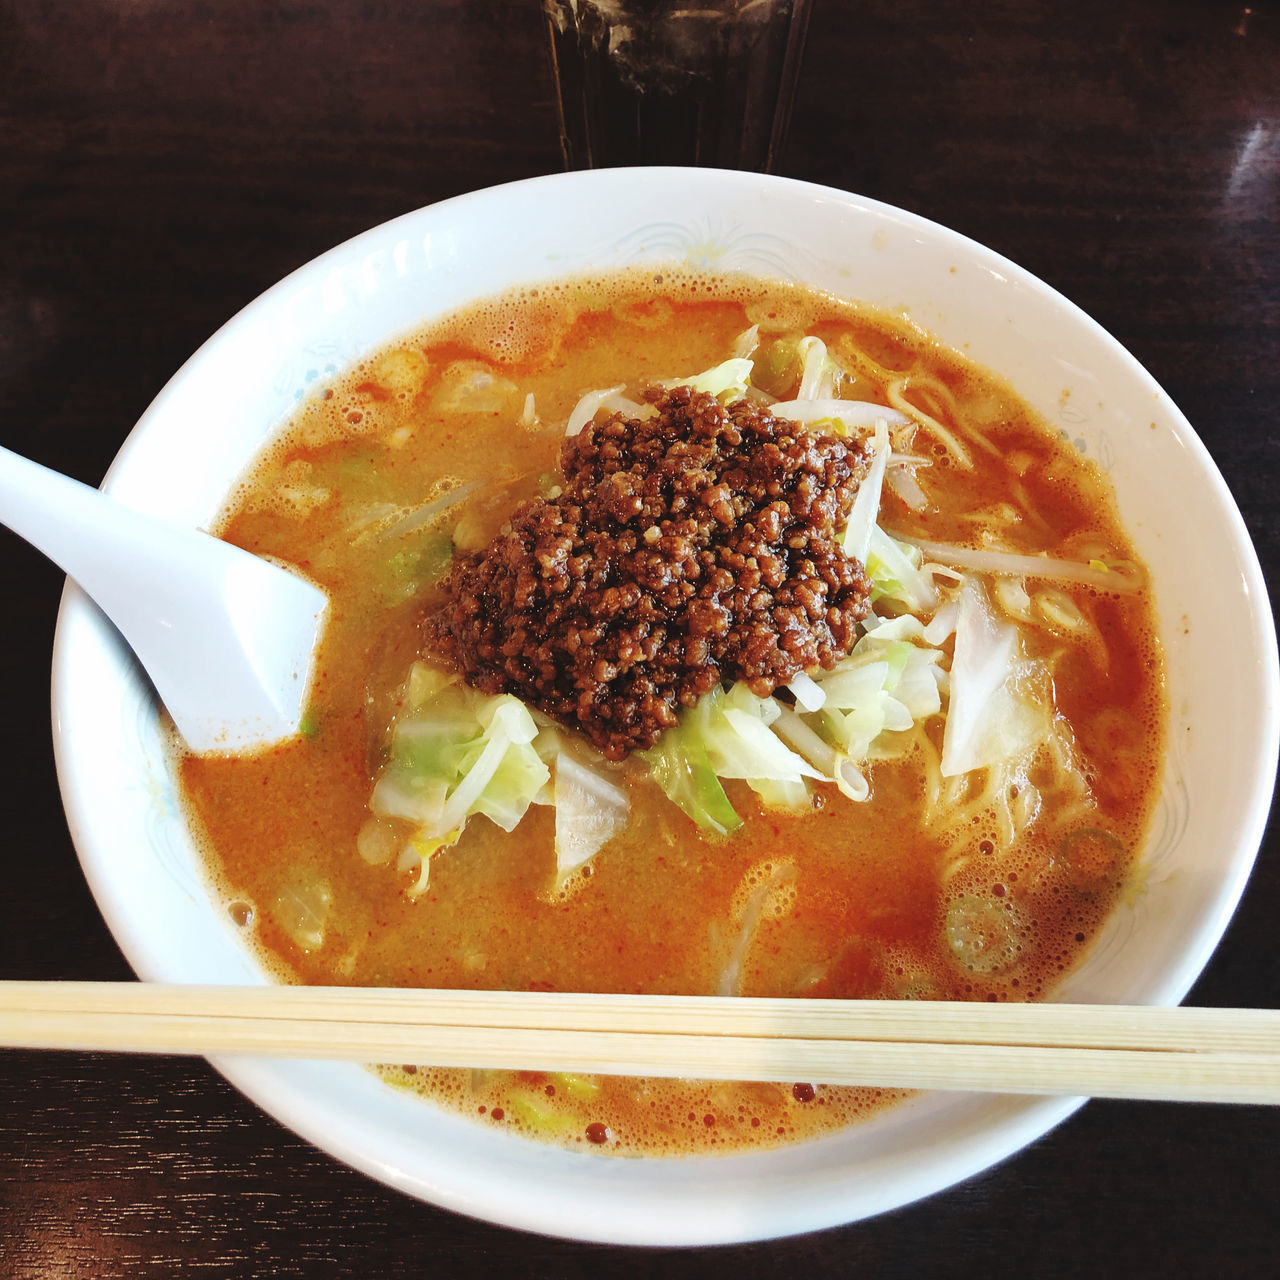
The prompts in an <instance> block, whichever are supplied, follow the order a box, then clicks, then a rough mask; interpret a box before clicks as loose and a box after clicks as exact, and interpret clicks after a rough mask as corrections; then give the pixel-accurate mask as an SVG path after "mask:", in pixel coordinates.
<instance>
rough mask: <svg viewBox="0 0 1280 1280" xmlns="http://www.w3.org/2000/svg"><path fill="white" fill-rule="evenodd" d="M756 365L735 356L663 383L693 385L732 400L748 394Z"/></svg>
mask: <svg viewBox="0 0 1280 1280" xmlns="http://www.w3.org/2000/svg"><path fill="white" fill-rule="evenodd" d="M754 367H755V366H754V364H753V362H752V361H750V360H748V359H746V358H745V357H742V356H735V357H734V358H733V359H732V360H726V361H725V362H724V363H723V364H718V365H715V366H714V367H712V368H710V369H704V370H703V371H702V372H701V373H695V374H694V375H693V377H691V378H672V379H670V380H669V381H666V382H663V383H662V385H663V386H664V387H668V388H669V387H691V388H692V389H693V390H694V391H705V392H706V393H707V395H709V396H728V397H729V399H731V400H741V399H742V397H743V396H745V395H746V394H747V387H748V385H749V384H750V382H751V370H752V369H753V368H754Z"/></svg>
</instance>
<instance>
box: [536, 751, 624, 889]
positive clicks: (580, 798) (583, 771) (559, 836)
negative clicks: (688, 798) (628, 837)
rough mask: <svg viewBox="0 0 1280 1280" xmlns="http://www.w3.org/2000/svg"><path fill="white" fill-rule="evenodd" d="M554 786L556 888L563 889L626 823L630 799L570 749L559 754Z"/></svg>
mask: <svg viewBox="0 0 1280 1280" xmlns="http://www.w3.org/2000/svg"><path fill="white" fill-rule="evenodd" d="M554 788H555V789H554V792H553V803H554V804H555V807H556V884H555V887H556V888H557V889H560V888H562V887H563V886H564V884H565V882H566V881H567V880H568V879H569V877H570V876H571V875H572V874H573V873H574V872H575V871H577V870H578V869H579V868H580V867H582V866H583V865H584V864H585V863H587V862H589V861H590V860H591V859H592V858H594V857H595V856H596V854H597V853H599V852H600V850H601V849H602V848H603V847H604V846H605V845H606V844H607V843H608V842H609V841H610V840H612V839H613V837H614V836H615V835H617V834H618V832H619V831H621V830H622V828H623V827H625V826H626V824H627V814H628V813H629V812H630V810H631V802H630V800H628V798H627V793H626V792H625V791H624V790H623V789H622V788H621V787H619V786H616V785H615V784H614V783H612V782H610V781H609V779H608V778H606V777H605V776H604V775H603V774H601V773H598V772H597V771H596V770H594V769H590V768H588V767H587V766H586V765H585V764H583V763H582V762H581V761H580V760H577V759H575V758H574V757H573V756H572V755H570V753H569V752H568V751H561V752H560V753H559V754H558V755H557V756H556V760H555V783H554Z"/></svg>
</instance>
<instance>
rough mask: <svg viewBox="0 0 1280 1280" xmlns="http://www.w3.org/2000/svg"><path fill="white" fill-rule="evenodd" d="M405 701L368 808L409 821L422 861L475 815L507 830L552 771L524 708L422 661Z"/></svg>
mask: <svg viewBox="0 0 1280 1280" xmlns="http://www.w3.org/2000/svg"><path fill="white" fill-rule="evenodd" d="M405 700H406V704H407V706H408V707H409V711H408V714H407V715H405V716H403V717H402V718H401V719H400V720H399V721H398V722H397V723H396V726H395V728H394V730H393V732H392V737H391V758H390V760H389V761H388V763H387V766H386V768H385V769H384V770H383V772H382V776H381V777H380V778H379V779H378V781H377V783H376V785H375V786H374V789H373V796H372V799H371V801H370V808H371V809H372V811H373V813H374V814H375V815H376V816H377V817H380V818H399V819H401V820H402V821H405V822H409V823H412V824H413V826H414V827H415V828H416V831H415V834H414V837H413V838H412V839H411V841H410V848H412V849H414V850H415V851H416V852H417V853H418V855H419V857H421V858H422V860H423V861H424V862H425V860H426V857H429V856H430V854H431V853H434V852H436V851H437V850H438V849H439V848H442V847H445V846H446V845H448V844H451V843H453V841H454V840H456V839H457V838H458V835H459V834H460V833H461V831H462V829H463V827H464V826H465V825H466V823H467V820H468V819H469V818H470V817H472V816H474V815H475V814H483V815H484V816H485V817H487V818H489V819H490V820H491V821H492V822H495V823H497V825H498V826H500V827H502V828H503V830H505V831H510V830H511V829H512V828H513V827H514V826H515V825H516V823H518V822H519V821H520V819H521V818H522V817H523V816H524V814H525V811H526V810H527V809H528V807H529V805H530V804H531V803H532V802H533V800H534V797H535V796H537V794H538V793H539V792H540V791H541V790H542V788H543V787H544V786H545V785H546V783H547V781H548V779H549V777H550V773H549V771H548V769H547V766H546V765H545V764H544V763H543V762H542V760H541V759H540V758H539V756H538V753H537V751H536V750H535V749H534V746H533V741H534V739H535V737H537V734H538V726H537V724H536V723H535V722H534V719H533V716H532V715H530V713H529V710H528V708H527V707H525V705H524V704H523V703H522V702H521V701H520V700H519V699H518V698H514V697H512V696H511V695H510V694H499V695H496V696H493V697H489V696H486V695H484V694H481V693H477V692H476V691H475V690H473V689H469V688H467V687H466V686H464V685H461V684H458V683H456V682H452V681H451V679H450V677H448V676H446V675H445V674H444V673H438V672H434V671H433V669H432V668H431V667H429V666H427V664H425V663H415V664H414V666H413V669H412V670H411V672H410V675H409V680H408V683H407V686H406V699H405ZM424 849H425V850H427V852H426V853H425V854H424V853H423V850H424Z"/></svg>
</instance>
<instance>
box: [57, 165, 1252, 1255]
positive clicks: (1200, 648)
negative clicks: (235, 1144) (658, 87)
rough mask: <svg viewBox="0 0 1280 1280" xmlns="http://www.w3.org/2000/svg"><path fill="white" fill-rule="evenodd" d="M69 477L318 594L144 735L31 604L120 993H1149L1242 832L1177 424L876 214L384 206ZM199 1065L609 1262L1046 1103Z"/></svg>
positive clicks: (1238, 587) (512, 195) (675, 194)
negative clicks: (275, 645)
mask: <svg viewBox="0 0 1280 1280" xmlns="http://www.w3.org/2000/svg"><path fill="white" fill-rule="evenodd" d="M105 483H106V488H107V489H108V490H109V491H110V492H111V493H113V494H114V495H115V496H116V497H118V498H120V499H121V500H122V501H125V502H127V503H130V504H132V505H134V506H137V507H140V508H142V509H144V510H147V511H149V512H151V513H153V514H156V515H158V516H161V517H167V518H171V519H174V520H178V521H183V522H185V523H187V524H194V525H197V526H200V527H203V528H208V529H211V530H213V531H215V532H217V533H219V534H220V535H221V536H223V537H226V538H229V539H230V540H232V541H234V542H237V543H239V544H241V545H243V546H246V547H249V548H250V549H252V550H254V551H257V552H259V553H260V554H263V555H266V556H270V557H272V558H275V559H277V560H279V561H282V562H284V563H287V564H289V565H291V566H292V567H294V568H295V569H297V570H298V571H299V572H301V573H302V574H303V575H305V576H307V577H309V578H311V579H312V580H314V581H316V582H318V583H320V584H321V585H322V586H323V587H324V588H325V589H326V591H328V593H329V595H330V599H331V608H330V617H329V621H328V624H327V629H326V631H325V635H324V639H323V642H322V645H321V648H320V650H319V653H318V656H317V665H316V670H315V673H314V675H313V681H312V688H311V696H310V701H309V704H308V711H307V715H306V717H305V719H304V723H303V726H302V731H301V733H300V734H299V736H298V737H297V738H296V739H295V740H293V741H290V742H288V743H285V744H282V745H281V746H279V747H278V748H274V749H272V750H269V751H265V752H259V753H257V754H255V755H252V756H242V757H236V756H232V755H225V754H217V753H214V754H211V755H206V756H193V755H191V754H189V753H185V752H184V751H183V750H182V748H181V744H180V743H177V742H176V741H175V740H174V738H173V736H172V731H171V728H170V727H169V726H168V724H167V722H166V719H165V716H164V714H163V712H162V710H161V709H160V708H159V707H158V706H157V704H156V701H155V699H154V697H153V695H152V694H151V692H150V690H149V688H148V686H147V684H146V682H145V680H144V679H143V677H142V676H141V675H140V673H139V672H138V670H137V669H136V665H135V664H134V663H133V661H132V660H131V658H130V656H129V654H128V653H127V651H126V650H124V649H123V648H122V645H121V642H120V640H119V638H118V636H116V634H115V633H114V632H113V631H112V630H111V628H110V626H109V624H107V623H106V622H105V621H104V620H103V619H102V617H101V616H100V615H99V614H98V613H97V612H96V611H95V610H94V609H93V608H92V606H91V605H90V604H89V603H88V602H87V601H86V600H85V599H84V598H83V597H82V596H81V595H80V594H79V593H78V592H77V591H76V590H75V589H74V588H73V587H72V588H69V589H68V593H67V598H66V600H65V602H64V607H63V611H62V615H61V617H60V621H59V627H58V633H57V640H56V646H55V669H54V706H55V725H56V749H57V760H58V767H59V773H60V779H61V784H62V788H63V792H64V796H65V802H66V808H67V813H68V817H69V821H70V825H71V829H72V833H73V837H74V839H75V843H76V846H77V849H78V851H79V854H80V857H81V860H82V862H83V865H84V869H85V872H86V875H87V876H88V879H89V881H90V883H91V885H92V888H93V891H94V893H95V895H96V896H97V899H98V901H99V903H100V905H101V908H102V911H103V913H104V915H105V917H106V919H107V921H108V923H109V925H110V927H111V928H112V930H113V932H114V933H115V936H116V937H117V939H118V940H119V942H120V945H121V947H122V948H123V949H124V951H125V953H126V955H127V956H128V958H129V960H130V962H131V963H132V965H133V966H134V968H135V969H136V970H137V972H138V974H139V975H140V976H141V977H142V978H144V979H147V980H155V981H161V980H162V981H166V982H190V983H264V982H271V981H285V982H303V983H315V984H337V985H350V984H357V985H374V986H419V987H464V988H491V989H504V990H521V991H546V990H579V991H594V992H639V991H646V992H654V993H662V994H674V995H682V994H712V995H716V994H719V995H726V996H754V995H784V996H806V997H812V998H815V999H823V998H861V997H873V998H876V997H882V998H897V999H912V998H916V999H920V998H938V999H960V1000H989V1001H1020V1000H1036V999H1047V1000H1072V1001H1084V1002H1116V1003H1176V1002H1177V1001H1179V1000H1180V999H1181V998H1182V997H1183V996H1184V995H1185V993H1186V992H1187V990H1188V989H1189V987H1190V985H1191V983H1192V982H1193V981H1194V979H1195V977H1196V975H1197V974H1198V973H1199V971H1200V969H1201V968H1202V966H1203V965H1204V963H1205V961H1206V960H1207V958H1208V956H1209V955H1210V953H1211V951H1212V949H1213V947H1214V946H1215V945H1216V943H1217V941H1218V940H1219V938H1220V937H1221V934H1222V932H1223V930H1224V928H1225V926H1226V923H1227V921H1228V919H1229V917H1230V915H1231V913H1232V911H1233V909H1234V907H1235V904H1236V902H1237V900H1238V898H1239V895H1240V893H1241V892H1242V890H1243V887H1244V885H1245V881H1246V879H1247V877H1248V874H1249V871H1250V867H1251V864H1252V861H1253V858H1254V856H1255V853H1256V850H1257V847H1258V844H1259V841H1260V838H1261V833H1262V829H1263V825H1264V823H1265V819H1266V816H1267V812H1268V808H1269V803H1270V797H1271V792H1272V787H1273V783H1274V774H1275V759H1276V747H1277V717H1276V685H1277V679H1276V650H1275V638H1274V633H1273V629H1272V623H1271V612H1270V607H1269V604H1268V600H1267V596H1266V591H1265V587H1264V584H1263V582H1262V578H1261V575H1260V571H1259V568H1258V564H1257V560H1256V557H1255V556H1254V553H1253V550H1252V547H1251V546H1250V543H1249V540H1248V537H1247V534H1246V532H1245V529H1244V526H1243V523H1242V521H1241V519H1240V516H1239V514H1238V512H1237V511H1236V509H1235V507H1234V505H1233V503H1232V501H1231V499H1230V496H1229V495H1228V493H1227V490H1226V488H1225V485H1224V484H1223V481H1222V479H1221V477H1220V476H1219V474H1218V472H1217V471H1216V469H1215V468H1214V466H1213V463H1212V461H1211V460H1210V458H1209V456H1208V455H1207V453H1206V451H1205V450H1204V448H1203V446H1202V445H1201V444H1200V442H1199V441H1198V439H1197V438H1196V436H1195V434H1194V432H1193V431H1192V429H1191V427H1190V426H1189V425H1188V424H1187V422H1186V420H1185V419H1184V418H1183V417H1182V416H1181V414H1180V413H1179V412H1178V410H1177V408H1176V407H1175V406H1174V405H1173V404H1171V403H1170V402H1169V400H1168V398H1167V397H1166V396H1165V395H1164V393H1163V392H1162V391H1161V389H1160V388H1159V387H1158V386H1157V385H1156V384H1155V382H1154V381H1153V380H1152V379H1151V377H1150V376H1149V375H1148V374H1147V373H1146V372H1145V371H1144V370H1143V369H1142V368H1141V367H1140V366H1139V365H1138V364H1137V363H1136V362H1135V361H1134V360H1133V358H1132V357H1131V356H1129V355H1128V354H1127V353H1126V352H1125V351H1124V350H1122V349H1121V347H1120V346H1119V345H1118V344H1117V343H1116V342H1115V341H1114V340H1113V339H1111V338H1110V337H1109V336H1108V335H1107V334H1106V333H1105V332H1104V331H1103V330H1102V329H1101V328H1099V327H1098V326H1097V325H1096V324H1095V323H1094V322H1093V321H1091V320H1090V319H1088V318H1087V317H1086V316H1085V315H1083V314H1082V313H1081V312H1080V311H1079V310H1078V309H1077V308H1075V307H1074V306H1073V305H1072V304H1071V303H1069V302H1067V301H1066V300H1065V299H1063V298H1062V297H1061V296H1059V295H1058V294H1056V293H1054V292H1053V291H1052V290H1051V289H1049V288H1048V287H1047V286H1045V285H1044V284H1042V283H1040V282H1039V281H1037V280H1035V279H1034V278H1032V277H1030V276H1029V275H1028V274H1027V273H1026V272H1024V271H1022V270H1020V269H1019V268H1018V267H1016V266H1015V265H1013V264H1012V263H1009V262H1008V261H1006V260H1004V259H1002V258H1001V257H999V256H998V255H996V254H994V253H992V252H990V251H989V250H987V249H984V248H982V247H980V246H979V245H976V244H974V243H972V242H970V241H968V240H965V239H964V238H962V237H960V236H958V235H955V234H954V233H951V232H949V231H947V230H945V229H943V228H941V227H938V226H936V225H934V224H931V223H929V222H926V221H924V220H922V219H920V218H918V217H915V216H913V215H911V214H907V213H904V212H901V211H899V210H896V209H893V208H889V207H887V206H884V205H882V204H878V203H876V202H874V201H870V200H866V199H861V198H859V197H856V196H853V195H849V194H846V193H843V192H838V191H832V190H827V189H823V188H819V187H814V186H809V185H805V184H801V183H797V182H792V181H788V180H784V179H779V178H772V177H761V176H758V175H751V174H745V173H734V172H721V171H711V170H706V171H681V170H650V171H645V170H619V171H610V172H588V173H577V174H570V175H562V176H556V177H551V178H545V179H537V180H533V181H530V182H525V183H520V184H515V185H512V186H508V187H503V188H499V189H496V190H492V191H486V192H480V193H478V194H475V195H470V196H466V197H462V198H460V199H457V200H453V201H449V202H446V203H443V204H440V205H437V206H434V207H431V208H427V209H423V210H420V211H418V212H416V213H412V214H409V215H407V216H405V217H403V218H400V219H397V220H396V221H393V222H390V223H388V224H386V225H385V226H382V227H379V228H376V229H375V230H372V231H370V232H368V233H366V234H364V235H361V236H359V237H357V238H356V239H354V240H352V241H350V242H349V243H347V244H345V245H342V246H340V247H339V248H337V249H335V250H333V251H332V252H330V253H328V254H326V255H325V256H323V257H321V258H319V259H318V260H316V261H315V262H313V263H311V264H309V265H308V266H306V267H303V268H302V269H301V270H299V271H298V272H296V273H295V274H293V275H292V276H290V277H288V278H287V279H286V280H284V281H283V282H282V283H280V284H279V285H277V286H276V287H275V288H273V289H272V290H270V291H269V292H268V293H266V294H265V295H263V297H261V298H260V299H259V300H258V301H256V302H255V303H253V304H252V305H251V306H250V307H248V308H247V309H246V310H245V311H244V312H242V313H241V314H240V315H238V316H237V317H235V318H234V319H233V320H232V321H231V322H230V323H228V324H227V325H226V326H225V327H224V328H223V329H222V330H221V331H220V332H219V333H217V334H216V335H215V336H214V337H213V338H212V339H210V341H209V342H208V343H207V344H206V345H205V346H204V347H203V348H202V349H201V350H200V351H199V352H198V353H197V354H196V355H195V356H193V357H192V359H191V360H190V361H189V362H188V364H187V365H186V366H185V367H184V368H183V369H182V370H181V371H180V372H179V373H178V374H177V375H176V376H175V377H174V379H173V380H172V381H171V382H170V384H169V385H168V386H167V387H166V388H165V389H164V391H163V392H162V393H161V394H160V396H159V397H158V398H157V400H156V401H155V403H154V404H153V405H152V406H151V408H150V409H149V410H148V412H147V414H146V415H145V416H144V418H143V419H142V420H141V421H140V422H139V424H138V425H137V428H136V429H135V431H134V432H133V433H132V434H131V436H130V437H129V439H128V441H127V442H126V444H125V446H124V448H123V449H122V450H121V452H120V455H119V457H118V459H117V460H116V462H115V464H114V465H113V467H112V468H111V471H110V473H109V475H108V477H107V480H106V482H105ZM1189 512H1194V513H1195V518H1194V519H1193V520H1189V519H1187V518H1186V517H1187V513H1189ZM216 1065H217V1067H218V1068H219V1070H221V1071H222V1072H223V1074H225V1076H226V1077H227V1078H228V1079H229V1080H231V1081H232V1082H233V1083H234V1084H236V1085H237V1086H238V1087H239V1088H240V1089H242V1090H243V1091H244V1092H245V1093H246V1094H247V1095H248V1096H249V1097H251V1098H252V1099H254V1100H255V1101H256V1102H257V1103H259V1104H260V1105H261V1106H262V1107H263V1108H264V1109H265V1110H267V1111H268V1112H270V1113H271V1114H272V1115H274V1116H276V1117H277V1118H278V1119H279V1120H281V1121H282V1122H283V1123H285V1124H286V1125H288V1126H290V1127H291V1128H293V1129H294V1130H296V1131H297V1132H298V1133H299V1134H302V1135H303V1136H305V1137H307V1138H308V1139H310V1140H311V1141H313V1142H314V1143H316V1144H317V1145H319V1146H320V1147H322V1148H324V1149H325V1150H327V1151H329V1152H331V1153H333V1154H334V1155H335V1156H336V1157H338V1158H339V1159H342V1160H345V1161H348V1162H349V1163H351V1164H352V1165H354V1166H356V1167H357V1168H360V1169H362V1170H364V1171H366V1172H367V1173H369V1174H371V1175H372V1176H374V1177H376V1178H379V1179H381V1180H382V1181H384V1182H386V1183H388V1184H390V1185H392V1186H395V1187H398V1188H400V1189H402V1190H404V1191H406V1192H408V1193H409V1194H411V1195H414V1196H418V1197H421V1198H422V1199H424V1200H427V1201H431V1202H434V1203H436V1204H438V1205H442V1206H445V1207H448V1208H451V1209H455V1210H458V1211H460V1212H463V1213H468V1214H472V1215H475V1216H477V1217H481V1218H485V1219H489V1220H492V1221H494V1222H498V1223H503V1224H507V1225H510V1226H513V1227H518V1228H524V1229H529V1230H534V1231H540V1232H545V1233H550V1234H557V1235H563V1236H569V1237H576V1238H581V1239H587V1240H599V1241H612V1242H624V1243H625V1242H634V1243H645V1244H656V1243H663V1244H705V1243H715V1242H724V1241H741V1240H748V1239H754V1238H761V1237H767V1236H778V1235H784V1234H790V1233H796V1232H802V1231H807V1230H812V1229H815V1228H820V1227H826V1226H830V1225H833V1224H836V1223H843V1222H849V1221H853V1220H856V1219H858V1218H862V1217H866V1216H868V1215H871V1214H874V1213H877V1212H880V1211H883V1210H886V1209H890V1208H893V1207H895V1206H898V1205H902V1204H904V1203H907V1202H909V1201H911V1200H914V1199H917V1198H919V1197H921V1196H924V1195H927V1194H929V1193H931V1192H934V1191H937V1190H940V1189H941V1188H944V1187H947V1186H949V1185H951V1184H953V1183H955V1182H956V1181H958V1180H960V1179H963V1178H964V1177H966V1176H968V1175H971V1174H973V1173H975V1172H977V1171H979V1170H981V1169H983V1168H985V1167H987V1166H989V1165H990V1164H992V1163H993V1162H995V1161H997V1160H1000V1159H1002V1158H1004V1157H1006V1156H1008V1155H1010V1154H1011V1153H1012V1152H1014V1151H1016V1150H1017V1149H1018V1148H1019V1147H1021V1146H1023V1145H1025V1144H1026V1143H1028V1142H1029V1141H1031V1140H1033V1139H1034V1138H1036V1137H1037V1136H1039V1135H1041V1134H1043V1133H1044V1132H1045V1131H1046V1130H1048V1129H1049V1128H1050V1127H1051V1126H1053V1125H1054V1124H1056V1123H1057V1122H1059V1121H1060V1120H1062V1119H1063V1118H1064V1117H1066V1116H1067V1115H1069V1114H1070V1113H1071V1112H1072V1110H1074V1109H1075V1108H1076V1107H1077V1106H1078V1105H1079V1104H1080V1101H1081V1100H1080V1099H1077V1098H1027V1097H1022V1098H1012V1097H1003V1096H990V1095H981V1096H980V1095H974V1094H962V1093H945V1092H938V1093H917V1094H907V1093H895V1092H893V1091H889V1090H883V1089H870V1088H863V1089H856V1088H833V1087H829V1086H828V1085H827V1084H826V1083H825V1082H823V1081H821V1080H806V1079H794V1080H783V1081H761V1082H758V1083H755V1084H741V1083H725V1082H716V1081H697V1080H683V1079H658V1078H651V1079H632V1078H620V1077H619V1078H614V1077H603V1076H587V1075H574V1074H568V1073H548V1072H531V1071H506V1070H460V1069H454V1070H450V1069H443V1068H439V1067H436V1066H433V1065H432V1064H431V1063H395V1064H381V1065H371V1066H369V1067H362V1066H357V1065H353V1064H345V1063H319V1062H292V1061H262V1060H251V1059H225V1060H220V1061H219V1062H218V1063H217V1064H216Z"/></svg>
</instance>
